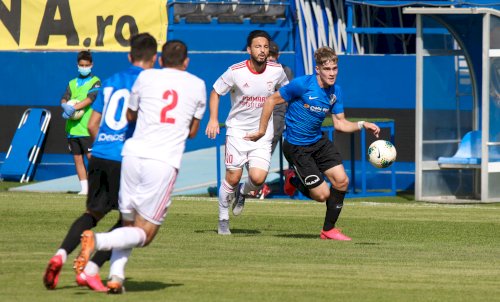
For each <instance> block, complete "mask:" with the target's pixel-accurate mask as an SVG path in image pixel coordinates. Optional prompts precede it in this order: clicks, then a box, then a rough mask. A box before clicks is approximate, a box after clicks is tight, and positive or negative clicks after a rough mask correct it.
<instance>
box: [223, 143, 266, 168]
mask: <svg viewBox="0 0 500 302" xmlns="http://www.w3.org/2000/svg"><path fill="white" fill-rule="evenodd" d="M224 162H225V164H226V169H228V170H237V169H243V167H244V166H245V165H246V164H247V163H248V166H249V168H259V169H262V170H265V171H269V168H270V166H271V141H264V142H260V141H259V142H252V141H247V140H244V139H242V138H239V137H235V136H226V154H225V161H224Z"/></svg>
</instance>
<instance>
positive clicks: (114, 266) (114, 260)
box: [109, 249, 132, 279]
mask: <svg viewBox="0 0 500 302" xmlns="http://www.w3.org/2000/svg"><path fill="white" fill-rule="evenodd" d="M130 253H132V249H124V250H119V249H114V250H113V253H112V254H111V266H110V267H109V278H110V279H111V276H117V277H119V278H121V279H125V265H126V264H127V261H128V257H129V256H130Z"/></svg>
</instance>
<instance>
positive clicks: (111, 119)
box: [92, 66, 143, 161]
mask: <svg viewBox="0 0 500 302" xmlns="http://www.w3.org/2000/svg"><path fill="white" fill-rule="evenodd" d="M142 70H143V69H142V68H140V67H137V66H131V67H129V68H128V69H127V70H125V71H122V72H119V73H115V74H114V75H112V76H111V77H110V78H109V79H107V80H106V81H104V83H103V85H102V88H101V90H100V91H99V95H98V96H97V98H96V100H95V102H94V103H93V104H92V109H93V110H94V111H97V112H99V113H101V114H102V116H101V125H100V126H99V133H98V134H97V137H96V138H95V141H94V146H93V147H92V156H95V157H99V158H103V159H108V160H114V161H121V160H122V156H121V153H122V148H123V144H124V143H125V140H126V139H127V138H129V137H130V136H132V133H133V131H134V127H133V126H134V125H135V124H134V125H129V123H128V122H127V108H128V101H129V97H130V90H131V89H132V86H133V85H134V82H135V80H136V79H137V76H138V75H139V73H140V72H141V71H142Z"/></svg>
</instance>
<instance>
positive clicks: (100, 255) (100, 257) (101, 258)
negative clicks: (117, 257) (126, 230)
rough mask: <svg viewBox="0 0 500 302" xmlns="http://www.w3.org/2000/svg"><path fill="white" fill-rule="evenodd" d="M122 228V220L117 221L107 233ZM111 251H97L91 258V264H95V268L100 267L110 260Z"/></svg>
mask: <svg viewBox="0 0 500 302" xmlns="http://www.w3.org/2000/svg"><path fill="white" fill-rule="evenodd" d="M120 227H122V220H121V219H118V221H117V222H116V223H115V225H114V226H112V227H111V228H110V229H109V231H108V232H111V231H112V230H114V229H116V228H120ZM111 252H112V251H111V250H110V251H97V252H96V253H95V254H94V256H93V257H92V260H91V261H92V262H94V263H95V264H97V266H99V267H102V265H103V264H104V263H105V262H106V261H109V259H111Z"/></svg>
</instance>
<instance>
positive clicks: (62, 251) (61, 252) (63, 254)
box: [56, 249, 68, 263]
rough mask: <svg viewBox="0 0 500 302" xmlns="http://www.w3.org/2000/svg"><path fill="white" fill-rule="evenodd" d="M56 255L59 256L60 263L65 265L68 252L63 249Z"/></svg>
mask: <svg viewBox="0 0 500 302" xmlns="http://www.w3.org/2000/svg"><path fill="white" fill-rule="evenodd" d="M56 255H61V258H62V262H63V263H66V259H68V252H66V250H65V249H58V250H57V252H56Z"/></svg>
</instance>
